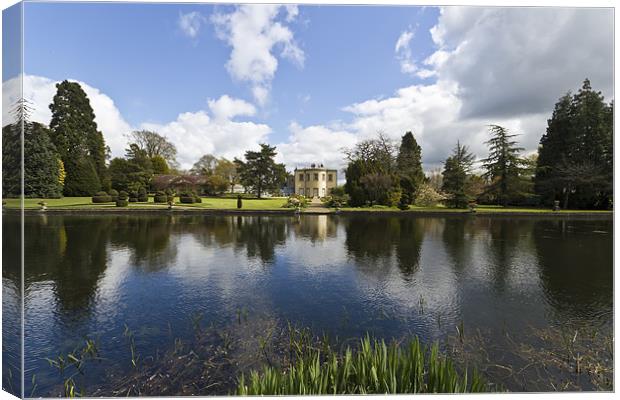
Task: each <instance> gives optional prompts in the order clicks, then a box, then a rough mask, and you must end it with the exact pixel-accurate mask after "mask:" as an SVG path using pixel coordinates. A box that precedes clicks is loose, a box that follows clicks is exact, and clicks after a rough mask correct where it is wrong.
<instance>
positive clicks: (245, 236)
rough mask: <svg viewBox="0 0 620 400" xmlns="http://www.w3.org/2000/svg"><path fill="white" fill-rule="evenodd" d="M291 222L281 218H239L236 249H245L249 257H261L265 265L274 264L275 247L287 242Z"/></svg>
mask: <svg viewBox="0 0 620 400" xmlns="http://www.w3.org/2000/svg"><path fill="white" fill-rule="evenodd" d="M289 221H290V219H288V218H280V217H264V216H251V217H250V216H244V217H237V219H236V224H235V227H236V230H235V248H237V249H239V248H242V247H245V249H246V252H247V256H248V257H259V258H260V259H261V260H262V261H263V262H264V263H269V262H272V261H273V260H274V257H275V247H276V246H277V245H281V244H284V243H285V242H286V235H287V225H288V223H289Z"/></svg>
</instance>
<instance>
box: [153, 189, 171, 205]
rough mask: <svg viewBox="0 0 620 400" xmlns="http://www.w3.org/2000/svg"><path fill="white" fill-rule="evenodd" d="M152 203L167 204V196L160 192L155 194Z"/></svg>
mask: <svg viewBox="0 0 620 400" xmlns="http://www.w3.org/2000/svg"><path fill="white" fill-rule="evenodd" d="M153 201H154V202H155V203H167V202H168V196H167V195H166V193H165V192H163V191H161V190H160V191H158V192H157V193H155V196H154V197H153Z"/></svg>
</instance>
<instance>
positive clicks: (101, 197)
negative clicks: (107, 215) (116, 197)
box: [92, 192, 112, 203]
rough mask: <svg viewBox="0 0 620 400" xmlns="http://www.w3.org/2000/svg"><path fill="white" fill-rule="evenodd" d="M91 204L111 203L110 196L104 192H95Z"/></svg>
mask: <svg viewBox="0 0 620 400" xmlns="http://www.w3.org/2000/svg"><path fill="white" fill-rule="evenodd" d="M92 201H93V203H109V202H111V201H112V196H110V195H109V194H107V193H106V192H97V193H95V195H94V196H93V197H92Z"/></svg>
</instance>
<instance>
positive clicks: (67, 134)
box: [50, 80, 109, 196]
mask: <svg viewBox="0 0 620 400" xmlns="http://www.w3.org/2000/svg"><path fill="white" fill-rule="evenodd" d="M56 89H57V91H56V94H55V95H54V98H53V101H52V104H50V110H51V111H52V119H51V122H50V130H51V139H52V142H53V143H54V146H55V147H56V151H57V152H58V154H59V156H60V159H61V160H62V162H63V163H64V165H65V169H66V172H67V176H66V178H65V185H64V193H65V195H66V196H76V195H80V194H85V193H88V194H92V193H94V191H97V190H100V189H101V187H102V184H103V187H105V186H106V185H108V183H109V177H108V172H107V169H106V165H105V161H106V155H107V153H108V151H109V149H108V148H107V147H106V146H105V142H104V139H103V134H102V133H101V132H100V131H98V130H97V124H96V123H95V113H94V112H93V109H92V107H91V106H90V101H89V100H88V97H87V96H86V93H85V92H84V90H82V87H81V86H80V84H79V83H77V82H69V81H67V80H65V81H62V82H60V83H58V84H56ZM78 159H85V160H87V161H88V162H86V161H84V162H82V161H77V160H78ZM87 164H92V166H93V168H94V170H95V175H96V179H95V178H93V177H92V176H90V172H88V174H89V176H88V177H82V176H80V174H81V173H82V172H84V171H86V170H89V169H90V167H86V165H87ZM76 169H79V170H76ZM94 182H97V187H96V188H95V189H94V191H93V190H92V188H93V186H92V185H93V184H94ZM81 185H85V186H81Z"/></svg>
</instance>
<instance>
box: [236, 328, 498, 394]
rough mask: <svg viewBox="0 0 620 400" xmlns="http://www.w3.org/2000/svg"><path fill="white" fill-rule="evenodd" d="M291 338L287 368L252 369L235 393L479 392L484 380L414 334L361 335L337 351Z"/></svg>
mask: <svg viewBox="0 0 620 400" xmlns="http://www.w3.org/2000/svg"><path fill="white" fill-rule="evenodd" d="M293 341H294V342H296V343H291V349H292V350H294V353H295V354H296V357H295V358H294V359H293V361H292V362H291V363H290V364H289V365H288V366H287V367H285V368H278V367H271V366H267V367H264V368H263V370H262V371H260V372H259V371H257V370H252V371H250V373H249V374H248V376H247V377H246V375H244V374H242V375H241V376H240V378H239V381H238V386H237V390H236V393H237V394H238V395H306V394H313V395H320V394H396V393H467V392H482V391H485V390H486V389H487V385H486V383H485V382H484V381H483V380H482V379H481V377H480V376H479V375H478V373H477V372H476V371H474V372H473V373H472V375H471V379H470V377H469V376H468V374H467V371H465V372H464V374H459V373H458V372H457V371H456V369H455V367H454V365H453V363H452V362H451V361H450V360H449V359H447V358H446V357H445V356H443V355H441V354H440V353H439V350H438V346H437V345H436V344H435V345H433V346H432V347H431V349H430V350H429V349H427V348H426V347H425V346H424V345H422V344H421V343H420V341H419V339H418V338H417V337H416V338H414V339H413V340H411V341H409V342H408V343H407V344H406V345H404V346H401V345H399V344H398V343H396V342H392V343H390V344H386V343H385V341H384V340H381V341H379V340H376V339H371V338H370V337H369V336H366V337H365V338H363V339H362V340H361V341H360V343H359V348H357V349H355V350H352V349H351V348H350V347H347V348H346V350H345V351H344V353H342V354H338V353H336V352H334V351H332V350H331V349H330V348H329V347H322V348H321V349H319V348H315V347H312V346H308V345H307V340H306V338H304V337H297V338H294V340H293Z"/></svg>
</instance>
